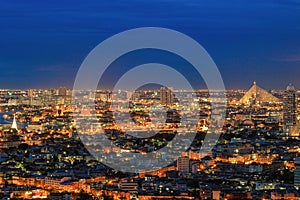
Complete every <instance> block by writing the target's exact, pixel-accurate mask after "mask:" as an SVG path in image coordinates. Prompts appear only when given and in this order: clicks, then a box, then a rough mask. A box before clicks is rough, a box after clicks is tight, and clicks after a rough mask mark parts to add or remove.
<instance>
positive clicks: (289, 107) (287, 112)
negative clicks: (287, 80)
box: [283, 84, 297, 133]
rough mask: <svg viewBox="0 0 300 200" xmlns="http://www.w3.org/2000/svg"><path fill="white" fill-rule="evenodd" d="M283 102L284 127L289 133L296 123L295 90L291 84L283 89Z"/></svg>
mask: <svg viewBox="0 0 300 200" xmlns="http://www.w3.org/2000/svg"><path fill="white" fill-rule="evenodd" d="M283 103H284V104H283V123H284V127H285V130H286V131H287V132H288V133H291V131H292V130H293V129H294V128H295V127H296V125H297V100H296V90H295V88H294V86H293V85H292V84H289V85H288V86H287V88H286V90H285V91H284V97H283Z"/></svg>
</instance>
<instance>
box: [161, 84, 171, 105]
mask: <svg viewBox="0 0 300 200" xmlns="http://www.w3.org/2000/svg"><path fill="white" fill-rule="evenodd" d="M173 95H174V94H173V92H172V90H171V89H170V88H166V87H161V88H160V104H162V105H166V106H169V105H172V104H173V99H174V97H173Z"/></svg>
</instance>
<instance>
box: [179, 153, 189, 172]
mask: <svg viewBox="0 0 300 200" xmlns="http://www.w3.org/2000/svg"><path fill="white" fill-rule="evenodd" d="M177 170H178V171H180V172H189V171H190V159H189V158H188V157H185V156H183V157H179V158H178V160H177Z"/></svg>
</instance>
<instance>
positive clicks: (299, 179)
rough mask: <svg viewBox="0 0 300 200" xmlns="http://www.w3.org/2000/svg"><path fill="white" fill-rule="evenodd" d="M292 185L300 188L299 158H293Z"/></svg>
mask: <svg viewBox="0 0 300 200" xmlns="http://www.w3.org/2000/svg"><path fill="white" fill-rule="evenodd" d="M294 185H295V186H298V187H299V186H300V157H298V158H295V171H294Z"/></svg>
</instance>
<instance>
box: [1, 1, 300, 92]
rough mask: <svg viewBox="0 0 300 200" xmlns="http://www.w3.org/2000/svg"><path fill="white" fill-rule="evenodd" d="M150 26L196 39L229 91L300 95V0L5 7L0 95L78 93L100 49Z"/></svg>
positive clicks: (28, 3) (26, 3) (16, 3)
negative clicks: (84, 68) (291, 89)
mask: <svg viewBox="0 0 300 200" xmlns="http://www.w3.org/2000/svg"><path fill="white" fill-rule="evenodd" d="M144 26H158V27H165V28H171V29H175V30H177V31H181V32H183V33H185V34H187V35H189V36H190V37H192V38H194V39H196V40H197V41H198V42H199V43H200V44H201V45H202V46H203V47H204V48H205V49H206V50H207V51H208V52H209V54H210V55H211V57H212V58H213V59H214V61H215V62H216V64H217V66H218V67H219V69H220V71H221V73H222V76H223V78H224V81H225V86H226V87H227V88H228V89H231V88H233V89H235V88H242V89H244V88H248V87H250V85H251V83H252V82H253V81H254V80H256V81H257V82H258V84H259V85H261V86H262V87H264V88H266V89H272V88H275V89H282V88H284V87H285V86H286V85H287V84H288V83H290V82H292V83H294V85H295V86H296V88H300V78H299V75H300V1H298V0H274V1H270V0H264V1H261V0H249V1H246V0H245V1H240V0H236V1H233V0H228V1H217V0H203V1H199V0H173V1H171V0H151V1H150V0H149V1H148V0H147V1H146V0H136V1H123V0H118V1H99V0H92V1H77V0H73V1H30V0H27V1H24V0H19V1H15V0H7V1H2V0H0V36H1V37H0V70H1V76H0V88H28V87H31V88H49V87H57V86H61V85H65V86H68V87H71V86H72V84H73V81H74V77H75V74H76V72H77V70H78V68H79V66H80V64H81V62H82V61H83V59H84V58H85V56H86V55H87V54H88V53H89V52H90V51H91V50H92V49H93V48H94V47H95V46H96V45H98V44H99V43H100V42H101V41H103V40H104V39H106V38H108V37H110V36H112V35H113V34H116V33H118V32H121V31H124V30H127V29H131V28H137V27H144Z"/></svg>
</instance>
